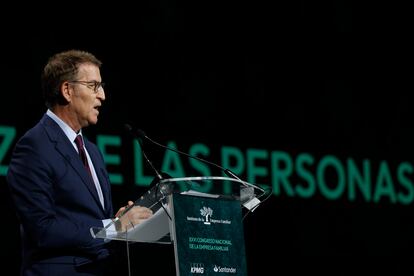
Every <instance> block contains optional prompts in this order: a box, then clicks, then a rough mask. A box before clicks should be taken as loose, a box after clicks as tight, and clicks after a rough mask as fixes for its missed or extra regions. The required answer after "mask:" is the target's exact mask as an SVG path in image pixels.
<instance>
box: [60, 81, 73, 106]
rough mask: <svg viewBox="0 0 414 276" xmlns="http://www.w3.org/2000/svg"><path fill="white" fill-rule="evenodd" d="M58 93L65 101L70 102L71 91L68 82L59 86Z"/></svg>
mask: <svg viewBox="0 0 414 276" xmlns="http://www.w3.org/2000/svg"><path fill="white" fill-rule="evenodd" d="M60 93H62V97H63V98H64V99H65V100H66V101H67V102H71V100H72V94H73V89H72V88H71V87H70V85H69V82H67V81H65V82H63V83H62V85H61V86H60Z"/></svg>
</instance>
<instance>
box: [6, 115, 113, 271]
mask: <svg viewBox="0 0 414 276" xmlns="http://www.w3.org/2000/svg"><path fill="white" fill-rule="evenodd" d="M84 140H85V147H86V149H87V150H88V153H89V155H90V157H91V159H92V162H93V165H94V168H95V171H96V173H97V176H98V178H99V182H100V184H101V187H102V192H103V195H104V200H105V209H104V208H102V205H101V203H100V201H99V199H98V195H97V192H96V189H94V188H93V180H92V178H91V177H90V176H89V175H88V172H87V171H86V170H85V168H84V167H83V164H82V161H81V159H80V158H79V155H78V153H77V152H76V150H75V148H74V147H73V145H72V144H71V142H70V141H69V139H68V138H67V136H66V135H65V134H64V132H63V130H62V129H61V128H60V127H59V126H58V125H57V124H56V122H55V121H53V120H52V119H51V118H50V117H49V116H47V115H44V116H43V118H42V119H41V120H40V122H39V123H38V124H37V125H36V126H35V127H33V128H32V129H30V130H29V131H28V132H27V133H26V134H25V135H24V136H23V137H22V138H21V139H20V140H19V141H18V142H17V144H16V147H15V149H14V151H13V155H12V158H11V162H10V165H9V170H8V174H7V181H8V184H9V187H10V191H11V196H12V199H13V201H14V204H15V207H16V210H17V215H18V217H19V219H20V222H21V230H22V232H21V235H22V252H23V255H22V271H23V274H24V275H76V274H77V273H78V272H79V273H85V274H82V275H89V274H88V273H89V272H90V274H91V275H95V274H99V273H97V270H96V269H98V270H99V266H96V267H94V264H98V263H102V262H99V261H100V260H102V259H104V258H106V257H107V256H108V253H109V252H108V249H107V248H106V245H105V243H104V241H103V240H102V239H94V238H93V237H92V235H91V233H90V228H91V227H102V226H103V225H102V220H103V219H107V218H110V217H111V216H112V214H113V209H112V199H111V191H110V183H109V178H108V174H107V171H106V169H105V164H104V161H103V158H102V155H101V153H100V152H99V150H98V148H97V147H96V146H95V145H94V144H92V143H91V142H89V141H87V140H86V139H84Z"/></svg>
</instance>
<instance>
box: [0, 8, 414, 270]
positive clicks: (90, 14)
mask: <svg viewBox="0 0 414 276" xmlns="http://www.w3.org/2000/svg"><path fill="white" fill-rule="evenodd" d="M288 2H289V3H273V4H272V5H271V4H262V3H260V2H255V3H254V4H253V3H246V4H242V3H230V2H225V3H224V2H220V3H212V2H202V3H201V2H197V3H192V2H189V3H185V2H178V1H155V2H154V1H151V2H144V3H134V5H132V4H126V3H122V4H121V3H117V4H114V3H112V5H109V4H108V5H102V4H100V5H99V7H97V6H94V5H92V4H85V3H82V4H81V5H77V4H75V3H73V4H71V5H69V6H66V7H64V8H58V7H50V6H49V7H48V8H47V9H46V8H45V9H42V8H41V7H37V8H38V10H39V11H38V12H36V13H33V12H31V11H30V10H31V8H32V7H25V9H23V10H19V12H16V10H13V11H8V10H6V9H5V10H4V12H3V13H4V15H6V14H9V15H11V16H9V17H8V18H7V19H6V17H4V18H3V19H2V21H1V26H2V37H3V39H2V42H1V50H2V57H1V66H0V70H1V71H0V80H1V94H0V95H1V104H0V105H1V109H0V124H1V125H6V126H7V125H9V126H15V127H16V129H17V136H18V137H20V136H21V135H22V134H23V133H24V132H25V131H26V130H27V129H28V128H30V127H31V126H33V125H34V124H35V123H36V122H37V121H38V120H39V118H40V117H41V116H42V115H43V113H44V112H45V107H44V105H43V101H42V97H41V91H40V73H41V70H42V68H43V66H44V64H45V62H46V61H47V58H48V57H49V56H50V55H52V54H54V53H56V52H58V51H61V50H67V49H72V48H76V49H84V50H87V51H90V52H92V53H94V54H95V55H96V56H97V57H98V58H99V59H101V60H102V61H103V67H102V71H101V73H102V76H103V79H104V81H105V82H106V84H107V86H106V89H105V92H106V97H107V100H106V103H105V105H104V107H103V109H102V111H101V114H100V118H99V124H98V125H96V126H93V127H90V128H89V129H87V130H85V131H86V134H87V135H88V136H89V137H90V138H91V140H93V138H94V137H95V135H96V134H113V135H121V136H122V138H123V147H122V148H121V154H122V156H123V166H124V167H123V169H122V172H123V174H124V176H125V177H126V181H125V182H126V183H125V185H123V186H114V187H113V196H114V205H115V206H122V205H124V204H125V201H126V200H128V199H130V197H131V194H132V195H133V194H136V195H139V194H140V193H142V192H143V190H142V188H138V187H137V186H134V185H133V184H132V183H133V181H134V180H133V164H131V163H128V159H127V158H131V154H132V153H131V147H130V144H129V141H130V138H129V137H127V136H125V133H124V131H123V130H122V126H123V123H124V122H125V121H131V122H134V123H135V124H136V125H138V126H139V127H140V128H142V129H144V130H145V131H146V132H147V134H149V135H150V136H151V137H153V138H154V139H156V140H158V141H160V142H163V143H166V142H167V141H170V140H173V141H175V142H177V144H178V147H179V148H180V149H181V150H184V151H186V150H187V149H188V148H187V147H188V146H190V145H191V144H194V143H196V142H201V143H204V144H206V145H208V146H209V147H210V148H211V149H212V153H211V156H210V157H211V158H210V160H211V161H213V162H219V152H218V150H219V148H220V147H221V146H222V145H230V146H235V147H238V148H240V149H247V148H258V149H266V150H268V151H269V152H271V151H275V150H281V151H286V152H288V153H289V154H291V155H292V156H296V154H299V153H303V152H307V153H310V154H312V155H313V156H314V157H315V158H321V157H323V156H325V155H328V154H333V155H335V156H337V157H338V158H339V159H341V160H342V161H344V160H346V159H347V158H353V159H354V160H357V161H358V162H360V161H362V160H364V159H369V160H371V161H372V164H373V166H375V165H378V164H379V162H380V161H381V160H386V161H387V162H388V163H389V165H390V167H391V168H392V169H395V168H396V166H397V165H398V164H399V163H400V162H402V161H407V162H411V160H412V154H413V150H414V148H413V146H412V142H411V141H412V140H413V135H414V132H413V130H412V127H411V117H412V115H413V114H412V110H411V100H412V96H411V95H409V92H408V90H407V87H409V86H408V79H409V78H408V73H406V71H405V70H404V69H401V68H402V67H401V66H400V65H401V63H402V64H406V65H407V66H409V64H410V63H409V62H407V60H408V56H407V55H406V54H405V53H406V52H407V51H406V50H407V49H408V48H409V47H408V45H407V43H406V41H403V40H404V38H405V35H395V34H394V35H392V36H391V35H390V32H388V31H389V30H388V29H387V26H388V25H387V24H381V23H379V22H378V21H375V20H377V19H380V18H379V17H375V19H373V21H372V22H369V20H366V21H365V23H368V24H365V25H364V28H362V27H360V26H357V27H355V26H353V24H354V25H355V23H353V16H354V14H355V7H351V3H349V2H347V1H339V0H336V1H321V2H318V3H313V2H312V3H310V2H309V3H308V1H288ZM50 8H52V11H53V12H52V11H50V12H49V9H50ZM55 8H56V9H55ZM128 139H129V140H128ZM124 141H125V142H124ZM161 156H162V155H161V153H160V152H159V149H155V148H154V149H151V157H152V159H153V161H154V163H155V165H156V166H160V162H161ZM9 158H10V152H8V154H7V156H6V160H5V163H7V162H8V160H9ZM131 160H132V158H131ZM185 165H186V166H187V164H185ZM243 177H245V176H243ZM261 180H262V181H261V182H262V183H270V179H261ZM0 181H1V183H0V184H1V185H0V189H1V195H2V200H1V204H2V205H1V210H4V217H3V219H4V221H5V222H6V223H3V224H2V227H1V228H2V237H3V238H4V240H3V242H2V251H1V254H2V256H1V261H2V262H3V263H4V264H5V265H6V266H7V267H9V268H10V270H11V271H12V272H14V273H17V271H18V265H19V261H20V260H19V238H18V226H17V221H16V218H15V216H14V213H13V209H12V207H11V206H12V205H11V204H10V201H9V197H8V190H7V185H6V182H5V178H4V177H1V178H0ZM411 213H412V206H411V205H408V206H404V205H400V204H391V203H389V201H387V200H386V199H385V200H382V201H380V202H379V203H372V202H365V201H363V200H361V199H357V200H356V201H355V202H350V201H349V200H347V199H346V198H340V199H339V200H336V201H330V200H328V199H326V198H323V197H321V196H318V195H317V196H315V197H312V198H310V199H302V198H297V197H296V198H289V197H287V196H286V195H283V194H282V195H281V196H278V197H276V196H272V197H271V198H270V199H269V200H268V201H266V202H265V203H264V204H263V205H262V206H261V207H260V208H259V209H258V210H257V211H256V212H254V213H252V214H250V216H248V217H247V218H246V219H245V221H244V226H245V228H244V232H245V239H246V250H247V265H248V270H249V275H267V274H269V273H271V274H272V275H273V274H274V275H293V274H295V275H296V274H297V275H303V274H307V273H312V274H320V273H326V274H330V275H336V274H340V275H345V274H346V275H348V274H350V273H355V272H356V271H363V272H368V273H371V272H374V271H384V270H386V269H390V271H392V272H393V274H394V275H395V274H397V273H399V272H401V271H402V270H403V269H405V268H406V267H409V266H408V264H409V262H407V264H406V263H405V261H403V259H405V258H404V257H405V256H409V257H410V256H411V247H412V243H413V238H412V230H413V229H412V228H413V226H414V225H413V222H412V214H411ZM131 255H132V257H133V272H135V273H136V274H137V275H153V274H155V273H164V274H166V275H173V274H174V271H175V270H174V255H173V251H172V246H165V245H147V244H140V245H134V246H133V249H132V252H131ZM396 256H397V257H400V259H401V261H396V260H395V257H396ZM371 260H372V261H371ZM160 262H161V263H162V265H159V263H160ZM11 274H12V273H11Z"/></svg>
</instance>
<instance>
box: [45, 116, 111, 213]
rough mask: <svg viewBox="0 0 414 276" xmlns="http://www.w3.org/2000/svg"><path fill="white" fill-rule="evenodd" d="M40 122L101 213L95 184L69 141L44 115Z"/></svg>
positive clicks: (57, 126)
mask: <svg viewBox="0 0 414 276" xmlns="http://www.w3.org/2000/svg"><path fill="white" fill-rule="evenodd" d="M42 122H43V124H44V126H45V129H46V131H47V133H48V135H49V138H50V139H51V140H52V142H54V143H55V148H56V150H57V151H58V152H59V153H60V154H61V155H62V156H63V157H64V158H65V159H66V160H67V161H68V163H69V164H70V165H71V166H72V168H73V169H74V170H75V171H76V173H77V174H78V176H79V177H80V179H81V180H82V184H83V185H85V186H86V187H87V189H88V191H89V192H90V193H91V195H92V197H93V198H94V200H95V201H96V203H97V205H98V206H99V208H100V209H101V210H102V211H103V208H102V204H101V202H100V201H99V197H98V193H97V191H96V189H95V184H94V182H93V180H92V178H91V176H90V175H89V173H88V172H87V171H86V170H85V167H84V166H83V164H82V160H81V159H80V158H79V155H78V153H77V152H76V150H75V148H74V147H73V146H72V144H71V142H70V141H69V139H67V137H66V135H65V133H64V132H63V130H61V128H60V127H59V125H57V124H56V123H55V122H54V121H53V120H52V119H51V118H49V116H47V115H44V117H43V118H42Z"/></svg>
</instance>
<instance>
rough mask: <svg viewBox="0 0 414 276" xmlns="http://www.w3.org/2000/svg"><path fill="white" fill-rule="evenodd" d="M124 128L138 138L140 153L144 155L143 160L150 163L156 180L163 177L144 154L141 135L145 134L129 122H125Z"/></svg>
mask: <svg viewBox="0 0 414 276" xmlns="http://www.w3.org/2000/svg"><path fill="white" fill-rule="evenodd" d="M125 129H126V130H127V131H128V132H130V133H132V135H133V136H134V137H135V138H136V139H137V140H138V143H139V145H140V146H141V151H142V155H143V156H144V158H145V161H147V163H148V164H149V165H150V167H151V168H152V170H153V171H154V172H155V175H156V176H157V178H158V180H162V179H164V178H163V176H162V175H161V174H160V172H159V171H158V170H157V169H156V168H155V167H154V165H153V164H152V162H151V160H149V158H148V157H147V155H146V154H145V151H144V146H143V143H142V137H145V134H144V133H143V132H142V130H136V129H135V130H134V129H133V128H132V127H131V126H130V125H129V124H125Z"/></svg>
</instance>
